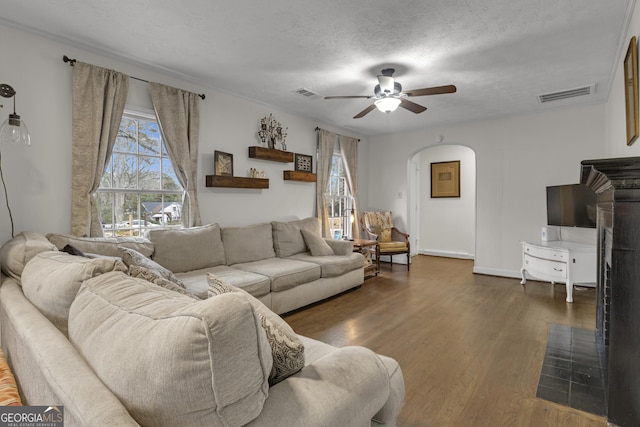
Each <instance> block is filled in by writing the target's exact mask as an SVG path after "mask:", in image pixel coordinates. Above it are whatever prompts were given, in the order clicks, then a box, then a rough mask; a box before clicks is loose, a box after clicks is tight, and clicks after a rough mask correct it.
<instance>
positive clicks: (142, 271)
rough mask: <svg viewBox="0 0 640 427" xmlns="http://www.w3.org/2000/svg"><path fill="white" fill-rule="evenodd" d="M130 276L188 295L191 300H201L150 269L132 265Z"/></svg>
mask: <svg viewBox="0 0 640 427" xmlns="http://www.w3.org/2000/svg"><path fill="white" fill-rule="evenodd" d="M129 276H131V277H135V278H138V279H143V280H146V281H147V282H151V283H154V284H156V285H158V286H162V287H163V288H165V289H169V290H170V291H174V292H178V293H179V294H182V295H187V296H189V297H191V298H195V299H197V300H200V298H198V297H197V296H195V295H194V294H192V293H191V292H189V291H188V290H186V289H185V288H184V286H180V285H178V284H176V283H174V282H172V281H171V280H167V279H165V278H164V277H162V276H161V275H160V274H158V272H156V271H154V270H151V269H148V268H146V267H142V266H139V265H132V266H131V267H129Z"/></svg>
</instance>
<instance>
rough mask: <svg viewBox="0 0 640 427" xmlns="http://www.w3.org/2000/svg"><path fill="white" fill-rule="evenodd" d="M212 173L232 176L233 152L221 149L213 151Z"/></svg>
mask: <svg viewBox="0 0 640 427" xmlns="http://www.w3.org/2000/svg"><path fill="white" fill-rule="evenodd" d="M213 174H214V175H221V176H233V154H229V153H223V152H222V151H214V152H213Z"/></svg>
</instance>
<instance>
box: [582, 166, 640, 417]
mask: <svg viewBox="0 0 640 427" xmlns="http://www.w3.org/2000/svg"><path fill="white" fill-rule="evenodd" d="M581 182H582V183H583V184H586V185H588V186H589V187H591V188H592V189H593V190H594V191H595V192H596V194H597V196H598V199H597V203H598V209H597V211H598V213H597V215H598V225H597V228H598V249H597V250H598V283H597V290H596V295H597V297H596V299H597V301H596V323H597V325H596V326H597V328H598V338H599V340H600V341H601V342H600V344H601V346H602V355H603V357H602V360H603V364H604V366H603V367H604V368H605V371H606V372H607V377H606V378H605V390H606V392H607V409H608V418H609V421H610V422H612V423H614V424H616V425H619V426H622V427H626V426H638V425H640V405H639V404H638V402H640V369H639V364H640V157H625V158H614V159H600V160H585V161H583V162H582V174H581Z"/></svg>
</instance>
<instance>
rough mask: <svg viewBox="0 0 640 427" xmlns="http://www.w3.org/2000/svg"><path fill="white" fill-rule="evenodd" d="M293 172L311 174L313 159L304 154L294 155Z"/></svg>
mask: <svg viewBox="0 0 640 427" xmlns="http://www.w3.org/2000/svg"><path fill="white" fill-rule="evenodd" d="M294 167H295V170H297V171H302V172H313V157H312V156H307V155H306V154H298V153H296V154H295V165H294Z"/></svg>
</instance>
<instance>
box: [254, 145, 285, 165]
mask: <svg viewBox="0 0 640 427" xmlns="http://www.w3.org/2000/svg"><path fill="white" fill-rule="evenodd" d="M249 157H250V158H252V159H260V160H270V161H272V162H281V163H291V162H293V152H291V151H282V150H276V149H274V148H265V147H258V146H253V147H249Z"/></svg>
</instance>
